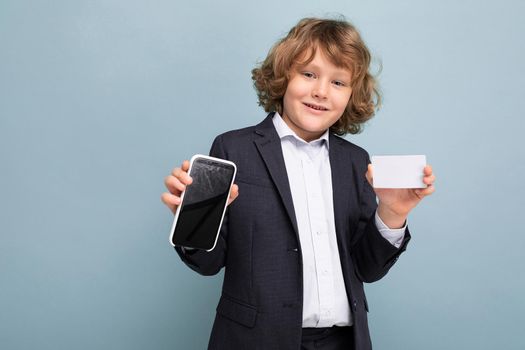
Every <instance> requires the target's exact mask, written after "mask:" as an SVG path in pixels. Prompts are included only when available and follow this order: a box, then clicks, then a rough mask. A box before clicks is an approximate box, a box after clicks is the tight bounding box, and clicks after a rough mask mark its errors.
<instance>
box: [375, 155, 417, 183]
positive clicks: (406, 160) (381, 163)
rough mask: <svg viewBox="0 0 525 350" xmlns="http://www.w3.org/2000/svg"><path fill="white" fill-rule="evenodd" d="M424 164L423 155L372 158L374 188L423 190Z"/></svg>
mask: <svg viewBox="0 0 525 350" xmlns="http://www.w3.org/2000/svg"><path fill="white" fill-rule="evenodd" d="M426 164H427V160H426V157H425V156H424V155H416V156H372V167H373V177H374V178H373V183H374V187H375V188H425V187H427V185H425V184H424V183H423V169H424V168H425V165H426Z"/></svg>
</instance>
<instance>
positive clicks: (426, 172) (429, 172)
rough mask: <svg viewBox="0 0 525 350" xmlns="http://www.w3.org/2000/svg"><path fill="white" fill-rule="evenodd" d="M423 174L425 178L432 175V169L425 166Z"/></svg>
mask: <svg viewBox="0 0 525 350" xmlns="http://www.w3.org/2000/svg"><path fill="white" fill-rule="evenodd" d="M423 174H425V175H426V176H428V175H432V167H431V166H430V165H428V164H427V165H426V166H425V168H423Z"/></svg>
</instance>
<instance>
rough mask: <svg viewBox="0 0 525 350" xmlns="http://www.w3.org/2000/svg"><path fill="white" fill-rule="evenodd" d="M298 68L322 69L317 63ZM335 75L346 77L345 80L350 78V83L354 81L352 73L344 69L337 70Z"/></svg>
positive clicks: (302, 65)
mask: <svg viewBox="0 0 525 350" xmlns="http://www.w3.org/2000/svg"><path fill="white" fill-rule="evenodd" d="M298 68H299V69H304V68H313V69H318V70H319V69H321V67H319V66H318V65H317V64H315V63H312V62H310V63H307V64H301V65H298ZM335 75H338V76H339V75H344V76H345V80H346V78H348V81H350V80H352V73H351V72H350V71H349V70H347V69H344V68H337V70H336V71H335Z"/></svg>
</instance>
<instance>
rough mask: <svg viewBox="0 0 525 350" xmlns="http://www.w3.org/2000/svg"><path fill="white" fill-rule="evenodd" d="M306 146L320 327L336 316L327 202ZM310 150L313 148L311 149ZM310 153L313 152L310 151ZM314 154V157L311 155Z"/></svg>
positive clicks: (306, 168)
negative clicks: (334, 312)
mask: <svg viewBox="0 0 525 350" xmlns="http://www.w3.org/2000/svg"><path fill="white" fill-rule="evenodd" d="M310 147H312V146H310V145H308V146H306V148H307V152H305V153H303V155H304V156H303V157H302V166H303V170H304V171H303V176H304V183H305V185H306V186H305V187H306V192H307V198H308V199H307V202H308V203H307V204H308V216H309V218H310V220H309V221H310V236H311V240H312V246H313V251H314V260H315V270H316V277H317V289H318V294H319V322H318V324H317V326H318V327H326V326H329V325H330V324H331V321H332V318H333V311H334V310H333V307H334V306H333V300H334V298H335V293H334V281H333V269H332V261H331V254H330V242H329V238H328V226H327V221H326V217H325V213H326V210H325V203H324V200H323V194H322V192H321V191H322V183H321V178H320V174H319V166H318V164H316V162H315V156H313V155H312V153H310V152H312V151H314V150H313V149H311V148H310ZM309 151H310V152H309ZM308 153H309V154H310V156H309V155H308ZM312 158H314V159H312Z"/></svg>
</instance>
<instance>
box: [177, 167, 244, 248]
mask: <svg viewBox="0 0 525 350" xmlns="http://www.w3.org/2000/svg"><path fill="white" fill-rule="evenodd" d="M233 174H234V168H233V166H232V165H230V164H224V163H220V162H217V161H213V160H209V159H205V158H197V159H195V160H194V161H193V164H192V167H191V171H190V176H191V177H192V178H193V182H192V184H191V185H189V186H188V187H187V188H186V193H185V194H184V199H183V201H182V207H181V208H180V213H179V217H178V219H177V223H176V226H175V232H174V234H173V244H175V245H180V246H183V247H189V248H199V249H206V250H209V249H212V248H213V246H214V244H215V241H216V237H217V235H218V232H219V229H220V224H221V221H222V215H223V213H224V208H225V206H226V203H227V201H228V196H229V193H230V184H231V182H232V177H233Z"/></svg>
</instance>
